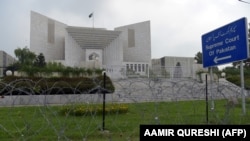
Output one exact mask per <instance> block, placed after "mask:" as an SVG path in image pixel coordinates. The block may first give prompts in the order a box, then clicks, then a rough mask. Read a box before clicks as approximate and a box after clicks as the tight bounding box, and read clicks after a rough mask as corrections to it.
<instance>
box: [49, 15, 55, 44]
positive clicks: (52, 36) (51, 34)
mask: <svg viewBox="0 0 250 141" xmlns="http://www.w3.org/2000/svg"><path fill="white" fill-rule="evenodd" d="M48 42H49V43H54V42H55V21H53V20H50V19H49V20H48Z"/></svg>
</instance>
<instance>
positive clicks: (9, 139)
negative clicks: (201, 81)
mask: <svg viewBox="0 0 250 141" xmlns="http://www.w3.org/2000/svg"><path fill="white" fill-rule="evenodd" d="M214 102H215V105H216V106H215V109H214V110H209V111H208V123H207V122H206V111H205V107H206V102H205V101H204V100H194V101H175V102H173V101H172V102H143V103H137V102H136V103H126V104H124V105H125V106H127V107H129V109H128V110H127V112H126V113H124V114H119V113H117V114H107V116H106V118H105V125H106V126H105V128H106V129H108V131H109V133H110V134H109V135H110V136H104V135H103V134H101V132H100V125H101V123H102V116H101V115H99V114H98V115H94V114H93V115H92V116H84V115H83V116H71V115H69V116H62V113H61V112H60V111H61V110H62V109H64V106H63V105H57V106H52V105H44V106H42V105H41V106H16V107H0V111H1V114H0V119H1V120H2V121H3V122H1V127H2V128H1V129H2V130H0V137H1V140H3V141H17V140H29V141H51V140H58V139H59V138H58V133H59V132H60V131H62V129H63V132H61V133H60V135H61V136H60V137H62V136H63V137H67V140H72V141H80V140H81V141H82V140H83V138H84V139H85V140H88V141H106V140H110V139H112V140H114V141H123V140H124V141H125V140H128V139H129V140H133V141H139V137H140V136H139V135H140V134H139V131H140V129H139V128H140V125H141V124H163V125H164V124H166V125H173V124H178V125H180V124H184V125H188V124H198V125H202V124H218V125H220V124H228V125H230V124H232V125H234V124H237V125H245V124H249V123H250V115H249V114H246V115H242V108H241V105H240V104H239V105H237V106H235V107H227V106H226V104H227V100H224V99H223V100H215V101H214ZM209 104H210V101H209ZM122 105H123V104H121V105H120V106H122ZM68 106H69V105H68ZM78 106H79V107H81V105H75V106H73V105H72V106H71V108H72V109H75V108H74V107H78ZM95 106H97V105H96V104H93V105H92V104H89V107H95ZM208 106H209V107H210V105H208ZM249 106H250V99H246V107H247V108H246V109H249V108H250V107H249ZM65 107H67V106H65ZM84 107H87V105H84ZM107 107H109V103H107ZM247 113H248V112H247ZM63 115H65V113H64V114H63ZM156 117H157V118H156ZM60 139H62V138H60Z"/></svg>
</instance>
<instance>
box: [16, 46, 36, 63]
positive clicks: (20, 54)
mask: <svg viewBox="0 0 250 141" xmlns="http://www.w3.org/2000/svg"><path fill="white" fill-rule="evenodd" d="M14 53H15V55H16V57H17V59H18V61H19V63H20V64H21V65H32V64H33V62H34V60H35V58H36V54H35V53H34V52H31V51H30V50H29V49H28V47H27V46H25V47H24V48H23V49H22V48H17V49H15V51H14Z"/></svg>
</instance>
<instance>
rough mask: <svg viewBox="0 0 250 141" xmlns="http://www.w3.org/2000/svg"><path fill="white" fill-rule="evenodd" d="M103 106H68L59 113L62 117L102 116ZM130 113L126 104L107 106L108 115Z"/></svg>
mask: <svg viewBox="0 0 250 141" xmlns="http://www.w3.org/2000/svg"><path fill="white" fill-rule="evenodd" d="M102 106H103V105H101V104H91V105H73V106H70V105H67V106H63V107H62V108H61V109H60V111H59V113H61V114H62V115H71V116H90V115H101V114H102V113H103V107H102ZM127 112H128V105H126V104H107V105H105V113H106V114H124V113H127Z"/></svg>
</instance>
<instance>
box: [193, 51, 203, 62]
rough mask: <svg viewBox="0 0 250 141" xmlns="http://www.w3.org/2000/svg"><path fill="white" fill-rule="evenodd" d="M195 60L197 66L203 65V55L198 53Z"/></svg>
mask: <svg viewBox="0 0 250 141" xmlns="http://www.w3.org/2000/svg"><path fill="white" fill-rule="evenodd" d="M194 59H195V60H196V61H197V64H202V53H201V52H198V53H197V54H195V57H194Z"/></svg>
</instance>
